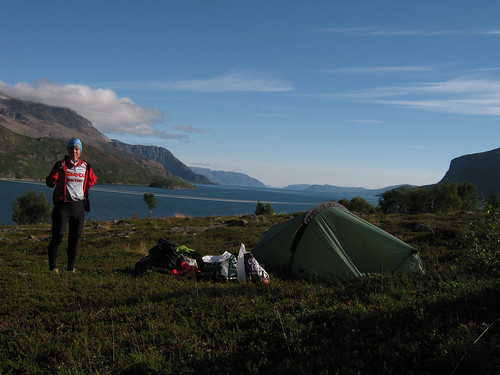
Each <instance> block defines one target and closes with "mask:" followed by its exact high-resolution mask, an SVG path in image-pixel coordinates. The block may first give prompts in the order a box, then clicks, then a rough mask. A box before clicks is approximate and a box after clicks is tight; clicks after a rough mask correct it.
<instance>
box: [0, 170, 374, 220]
mask: <svg viewBox="0 0 500 375" xmlns="http://www.w3.org/2000/svg"><path fill="white" fill-rule="evenodd" d="M28 190H34V191H36V192H37V193H38V194H40V193H44V194H45V196H46V197H47V200H48V201H49V202H50V203H51V204H52V192H53V189H50V188H48V187H47V186H45V184H44V183H43V182H25V181H23V182H20V181H5V180H1V181H0V194H1V197H2V199H1V200H0V225H14V224H15V223H14V221H12V206H13V204H14V203H16V202H17V197H19V196H21V195H24V194H26V193H27V192H28ZM144 193H153V194H154V196H155V198H156V200H157V201H158V205H157V207H156V208H155V209H154V210H153V217H155V218H159V217H170V216H175V215H177V214H182V215H185V216H193V217H204V216H232V215H245V214H246V215H248V214H253V213H254V212H255V207H256V204H257V202H258V201H260V202H262V203H264V204H267V203H271V205H272V206H273V208H274V210H275V211H276V213H292V212H298V211H308V210H309V209H311V208H312V207H314V206H315V205H316V204H319V203H322V202H325V201H328V200H336V201H338V200H339V199H342V198H346V199H351V198H353V196H336V195H335V194H331V193H310V192H304V191H295V190H286V189H272V188H246V187H234V186H209V185H198V186H197V187H196V188H195V189H184V190H171V189H160V188H152V187H147V186H132V185H100V184H97V185H96V186H94V187H93V188H92V189H91V193H90V203H91V213H90V214H87V220H89V219H92V220H119V219H125V218H129V217H132V216H137V217H140V218H143V217H149V215H150V211H149V208H148V206H147V205H146V203H145V202H144V200H143V196H144ZM362 198H365V199H366V200H367V201H368V202H370V203H371V204H373V205H377V202H378V198H377V197H376V196H363V197H362Z"/></svg>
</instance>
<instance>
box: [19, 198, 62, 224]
mask: <svg viewBox="0 0 500 375" xmlns="http://www.w3.org/2000/svg"><path fill="white" fill-rule="evenodd" d="M51 211H52V206H51V204H50V203H49V202H48V201H47V197H46V196H45V194H44V193H40V194H39V195H37V193H36V191H34V190H28V192H27V193H26V194H25V195H22V196H19V197H17V202H16V203H14V204H13V206H12V220H14V221H15V222H16V223H17V224H38V223H48V222H49V220H50V213H51Z"/></svg>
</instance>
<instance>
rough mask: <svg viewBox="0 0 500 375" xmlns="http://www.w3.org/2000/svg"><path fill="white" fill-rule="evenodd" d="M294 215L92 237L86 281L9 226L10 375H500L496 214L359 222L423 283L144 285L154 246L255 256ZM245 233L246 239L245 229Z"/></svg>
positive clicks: (161, 281) (196, 221) (0, 319)
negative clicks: (416, 267) (403, 256)
mask: <svg viewBox="0 0 500 375" xmlns="http://www.w3.org/2000/svg"><path fill="white" fill-rule="evenodd" d="M289 217H290V215H276V216H263V217H222V218H221V217H207V218H185V217H178V218H164V219H153V220H150V219H133V218H131V219H127V220H121V221H118V222H95V221H91V222H88V223H87V224H86V227H85V229H84V238H82V241H81V245H80V254H79V257H78V260H77V269H78V272H77V274H69V273H67V272H64V271H62V270H63V269H64V264H65V261H66V257H65V254H64V249H61V255H60V259H59V263H60V269H61V272H60V274H58V275H56V274H53V273H50V272H49V271H48V266H47V260H46V258H47V256H46V247H47V244H48V239H49V235H50V232H49V230H50V228H49V226H48V225H29V226H3V227H0V373H6V374H9V373H12V374H17V373H31V374H38V373H46V374H144V373H151V374H152V373H163V374H214V373H219V374H229V373H232V374H234V373H237V374H240V373H241V374H265V373H273V374H337V373H338V374H358V373H359V374H368V373H384V374H391V373H394V374H402V373H404V374H410V373H414V374H422V373H443V374H452V373H454V374H469V373H471V372H472V373H477V374H479V373H481V374H496V373H499V372H500V338H499V332H500V322H499V321H498V320H499V318H500V298H499V297H500V293H499V287H500V271H499V247H500V245H499V242H498V241H499V239H500V236H499V235H498V229H499V220H498V218H497V216H496V215H495V214H494V213H469V214H455V215H418V216H417V215H382V214H372V215H366V216H364V217H363V218H364V219H366V220H368V221H370V222H372V223H374V224H375V225H377V226H379V227H381V228H382V229H384V230H386V231H388V232H389V233H391V234H393V235H395V236H397V237H398V238H400V239H402V240H404V241H405V242H407V243H409V244H410V245H412V246H414V247H415V248H417V249H418V250H419V253H420V255H421V258H422V261H423V263H424V266H425V269H426V273H425V274H411V275H402V276H393V275H385V274H384V275H377V276H373V277H369V278H362V279H359V280H355V281H351V282H347V283H341V282H337V281H325V280H297V279H294V278H290V277H288V276H287V275H283V274H280V273H278V272H276V271H274V270H270V269H267V271H268V272H269V273H270V275H271V283H270V284H263V283H262V284H259V283H257V284H252V283H246V284H235V283H214V282H203V281H198V282H197V281H196V280H195V279H193V278H188V277H186V276H174V275H165V274H158V273H149V274H146V275H143V276H136V275H134V272H133V269H134V265H135V263H136V262H137V261H138V260H139V259H140V258H141V257H142V256H144V255H146V254H147V252H148V250H149V249H150V248H151V247H153V246H154V245H155V244H156V242H157V239H158V238H168V239H170V240H172V241H173V242H175V243H176V244H177V245H179V246H180V245H186V246H188V247H189V248H192V249H196V250H198V251H201V252H202V253H204V254H210V255H217V254H221V253H222V252H224V251H229V252H232V253H234V254H236V253H237V252H238V250H239V247H240V244H241V243H244V244H245V246H246V248H247V250H251V249H252V247H253V246H255V244H256V243H257V242H258V240H259V238H260V236H261V234H262V233H263V232H264V231H265V230H267V229H268V228H269V227H271V226H272V225H274V224H276V223H278V222H281V221H284V220H287V219H288V218H289ZM241 220H245V222H246V223H247V225H244V226H242V225H239V224H241Z"/></svg>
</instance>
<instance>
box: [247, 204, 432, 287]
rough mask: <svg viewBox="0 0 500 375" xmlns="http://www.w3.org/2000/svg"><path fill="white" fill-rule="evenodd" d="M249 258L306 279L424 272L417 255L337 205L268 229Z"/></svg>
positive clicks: (341, 278) (318, 208) (312, 210)
mask: <svg viewBox="0 0 500 375" xmlns="http://www.w3.org/2000/svg"><path fill="white" fill-rule="evenodd" d="M252 254H253V256H254V257H255V259H257V260H258V262H259V263H261V264H262V265H264V267H277V268H280V269H282V270H288V271H290V272H291V273H292V274H296V275H301V276H305V277H320V278H338V279H340V280H351V279H355V278H358V277H361V276H365V275H371V274H375V273H381V272H391V273H402V272H413V271H422V263H421V261H420V257H419V256H418V254H417V250H415V249H414V248H412V247H411V246H410V245H408V244H406V243H404V242H403V241H401V240H399V239H397V238H396V237H394V236H392V235H390V234H389V233H387V232H385V231H383V230H382V229H380V228H378V227H376V226H375V225H373V224H370V223H369V222H367V221H365V220H363V219H361V218H359V217H357V216H355V215H353V214H352V213H350V212H349V211H348V210H347V209H346V208H345V207H344V206H342V205H340V204H338V203H335V202H325V203H323V204H320V205H318V206H316V207H314V208H313V209H311V210H310V211H309V212H307V213H304V214H301V215H298V216H296V217H295V218H293V219H291V220H289V221H287V222H285V223H282V224H280V225H277V226H276V227H274V228H271V229H269V230H268V231H267V232H265V233H264V234H263V235H262V238H261V239H260V241H259V243H258V244H257V245H256V246H255V248H254V249H253V250H252Z"/></svg>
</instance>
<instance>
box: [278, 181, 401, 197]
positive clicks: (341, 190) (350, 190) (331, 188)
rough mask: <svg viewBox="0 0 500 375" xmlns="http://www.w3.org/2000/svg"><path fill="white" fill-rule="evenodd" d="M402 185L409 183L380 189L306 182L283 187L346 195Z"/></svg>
mask: <svg viewBox="0 0 500 375" xmlns="http://www.w3.org/2000/svg"><path fill="white" fill-rule="evenodd" d="M402 186H409V185H395V186H387V187H384V188H380V189H365V188H362V187H349V186H335V185H306V184H298V185H289V186H286V187H285V189H289V190H300V191H309V192H313V193H332V194H345V195H347V196H351V195H360V196H363V195H375V196H376V195H380V194H383V193H384V192H386V191H387V190H392V189H396V188H399V187H402Z"/></svg>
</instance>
